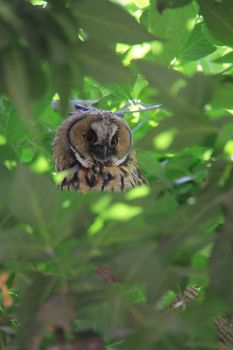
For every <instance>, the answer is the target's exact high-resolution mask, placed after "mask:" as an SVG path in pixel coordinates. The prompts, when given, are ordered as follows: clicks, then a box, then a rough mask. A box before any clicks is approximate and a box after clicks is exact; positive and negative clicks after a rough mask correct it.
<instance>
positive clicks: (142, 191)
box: [126, 185, 150, 200]
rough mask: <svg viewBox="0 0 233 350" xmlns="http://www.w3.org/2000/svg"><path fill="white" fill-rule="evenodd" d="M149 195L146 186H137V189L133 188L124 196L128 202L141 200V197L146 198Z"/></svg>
mask: <svg viewBox="0 0 233 350" xmlns="http://www.w3.org/2000/svg"><path fill="white" fill-rule="evenodd" d="M149 193H150V188H149V187H148V186H145V185H143V186H138V187H135V188H133V189H132V190H130V191H129V192H128V193H127V194H126V198H127V199H128V200H132V199H137V198H142V197H146V196H148V194H149Z"/></svg>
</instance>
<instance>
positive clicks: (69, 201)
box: [62, 199, 71, 209]
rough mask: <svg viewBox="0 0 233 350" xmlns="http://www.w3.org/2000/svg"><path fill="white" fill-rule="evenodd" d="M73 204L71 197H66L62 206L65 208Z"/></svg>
mask: <svg viewBox="0 0 233 350" xmlns="http://www.w3.org/2000/svg"><path fill="white" fill-rule="evenodd" d="M70 205H71V200H70V199H66V200H65V201H64V202H63V203H62V208H63V209H67V208H69V207H70Z"/></svg>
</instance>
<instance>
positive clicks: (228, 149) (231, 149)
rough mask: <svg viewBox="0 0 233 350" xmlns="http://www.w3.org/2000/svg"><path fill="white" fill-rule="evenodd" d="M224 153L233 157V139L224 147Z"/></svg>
mask: <svg viewBox="0 0 233 350" xmlns="http://www.w3.org/2000/svg"><path fill="white" fill-rule="evenodd" d="M223 151H224V153H226V154H227V155H228V156H230V157H231V159H232V158H233V140H229V141H227V143H226V144H225V146H224V149H223Z"/></svg>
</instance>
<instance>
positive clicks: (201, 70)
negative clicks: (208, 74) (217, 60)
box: [197, 63, 203, 72]
mask: <svg viewBox="0 0 233 350" xmlns="http://www.w3.org/2000/svg"><path fill="white" fill-rule="evenodd" d="M197 71H198V72H203V67H202V65H201V64H200V63H199V64H198V65H197Z"/></svg>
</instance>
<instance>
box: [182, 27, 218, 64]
mask: <svg viewBox="0 0 233 350" xmlns="http://www.w3.org/2000/svg"><path fill="white" fill-rule="evenodd" d="M203 26H204V24H203V23H198V24H197V25H196V26H195V28H194V29H193V31H192V33H191V35H190V38H189V39H188V41H187V43H186V44H185V45H184V47H183V49H182V50H181V52H180V54H179V56H178V58H179V59H184V60H188V61H195V60H199V59H200V58H202V57H205V56H207V55H209V54H211V53H212V52H214V51H215V50H216V48H215V47H214V46H213V45H212V44H211V43H210V42H209V40H208V39H207V38H206V36H205V35H204V32H203Z"/></svg>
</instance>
